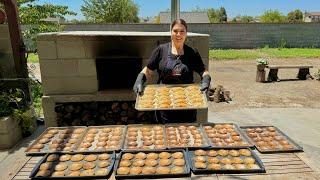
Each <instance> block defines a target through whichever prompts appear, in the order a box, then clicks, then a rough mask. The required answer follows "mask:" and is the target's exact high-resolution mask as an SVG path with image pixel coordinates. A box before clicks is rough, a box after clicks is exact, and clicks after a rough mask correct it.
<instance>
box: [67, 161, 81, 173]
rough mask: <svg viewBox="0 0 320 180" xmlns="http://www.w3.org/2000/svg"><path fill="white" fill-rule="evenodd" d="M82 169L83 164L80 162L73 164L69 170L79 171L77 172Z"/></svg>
mask: <svg viewBox="0 0 320 180" xmlns="http://www.w3.org/2000/svg"><path fill="white" fill-rule="evenodd" d="M81 168H82V163H80V162H76V163H71V165H70V166H69V169H70V170H71V171H77V170H80V169H81Z"/></svg>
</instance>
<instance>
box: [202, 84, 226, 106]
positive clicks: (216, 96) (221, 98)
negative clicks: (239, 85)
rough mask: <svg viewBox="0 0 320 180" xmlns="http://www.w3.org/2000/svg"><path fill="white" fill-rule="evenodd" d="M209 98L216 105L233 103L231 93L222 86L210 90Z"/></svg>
mask: <svg viewBox="0 0 320 180" xmlns="http://www.w3.org/2000/svg"><path fill="white" fill-rule="evenodd" d="M208 96H209V100H210V101H214V102H215V103H219V102H229V101H232V99H231V97H230V91H228V90H226V89H225V88H224V87H223V86H222V85H218V86H216V87H213V88H210V89H209V91H208Z"/></svg>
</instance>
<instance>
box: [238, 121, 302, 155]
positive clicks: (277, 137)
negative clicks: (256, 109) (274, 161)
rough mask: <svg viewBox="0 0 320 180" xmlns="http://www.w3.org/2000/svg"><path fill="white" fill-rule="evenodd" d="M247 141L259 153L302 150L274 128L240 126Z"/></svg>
mask: <svg viewBox="0 0 320 180" xmlns="http://www.w3.org/2000/svg"><path fill="white" fill-rule="evenodd" d="M241 129H242V131H243V132H244V133H243V134H245V135H246V136H247V137H248V139H249V140H250V141H251V142H252V143H253V144H254V145H255V146H256V148H257V149H258V151H260V152H261V153H273V152H295V151H303V148H302V147H301V146H299V145H298V144H297V143H296V142H294V141H293V140H292V139H291V138H289V137H288V136H287V135H286V134H284V133H283V132H282V131H280V130H279V129H278V128H277V127H274V126H241Z"/></svg>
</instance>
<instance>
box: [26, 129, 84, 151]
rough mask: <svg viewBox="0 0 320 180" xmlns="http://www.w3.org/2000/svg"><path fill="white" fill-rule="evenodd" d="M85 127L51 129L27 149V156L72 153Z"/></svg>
mask: <svg viewBox="0 0 320 180" xmlns="http://www.w3.org/2000/svg"><path fill="white" fill-rule="evenodd" d="M86 128H87V127H85V126H69V127H49V128H47V129H46V130H45V131H44V132H43V133H42V134H41V135H40V136H39V137H38V138H37V139H36V140H35V141H34V142H33V143H32V144H31V145H30V146H29V147H28V148H27V149H26V151H25V152H26V154H27V155H44V154H46V153H48V152H72V151H73V150H74V149H75V148H76V144H77V143H78V142H79V141H80V140H81V138H82V137H83V135H84V133H85V131H86Z"/></svg>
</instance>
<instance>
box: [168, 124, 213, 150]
mask: <svg viewBox="0 0 320 180" xmlns="http://www.w3.org/2000/svg"><path fill="white" fill-rule="evenodd" d="M165 127H166V139H167V147H168V148H169V149H171V148H186V147H188V148H193V147H209V142H208V139H207V138H206V136H205V135H204V133H203V132H202V128H201V126H200V125H199V124H198V123H179V124H166V125H165Z"/></svg>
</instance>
